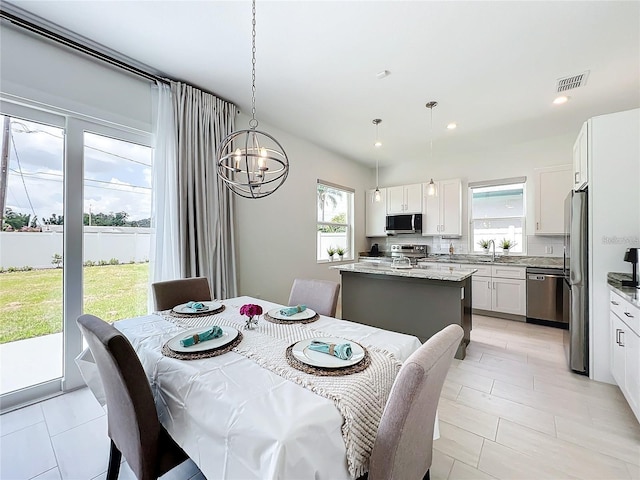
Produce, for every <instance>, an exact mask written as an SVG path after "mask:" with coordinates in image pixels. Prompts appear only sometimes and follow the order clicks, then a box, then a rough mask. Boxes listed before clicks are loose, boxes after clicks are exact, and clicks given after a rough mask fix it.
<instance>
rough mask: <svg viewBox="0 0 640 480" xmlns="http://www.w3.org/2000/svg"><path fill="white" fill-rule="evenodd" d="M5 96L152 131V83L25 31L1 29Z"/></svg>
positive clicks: (0, 66)
mask: <svg viewBox="0 0 640 480" xmlns="http://www.w3.org/2000/svg"><path fill="white" fill-rule="evenodd" d="M0 74H1V81H0V93H2V95H3V98H4V99H6V100H10V101H15V102H20V101H21V100H22V99H26V100H28V101H29V104H30V105H34V104H40V105H41V106H42V107H43V108H44V109H48V108H49V107H55V110H56V111H57V112H60V113H64V112H65V111H67V112H72V113H75V114H81V115H83V116H86V118H88V119H92V118H96V119H101V120H103V121H108V122H112V123H114V124H117V125H125V126H128V127H131V128H135V129H137V130H141V131H144V132H151V123H152V120H151V113H152V108H151V105H152V104H151V88H150V82H149V81H148V80H145V79H143V78H141V77H139V76H136V75H132V74H129V73H126V72H125V71H124V70H120V69H116V68H113V67H110V66H107V65H105V64H103V63H101V62H99V61H97V60H94V59H92V58H91V57H89V56H84V55H82V54H79V53H77V52H75V51H71V50H69V49H67V48H66V47H62V46H59V45H58V44H55V43H53V42H51V41H48V40H45V39H43V38H41V37H38V36H34V35H32V34H29V33H26V32H24V31H23V30H20V29H17V28H15V27H13V26H11V25H9V24H6V23H4V22H3V23H2V28H1V29H0Z"/></svg>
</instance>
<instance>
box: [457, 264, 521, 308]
mask: <svg viewBox="0 0 640 480" xmlns="http://www.w3.org/2000/svg"><path fill="white" fill-rule="evenodd" d="M469 266H470V267H471V268H475V269H477V270H478V272H477V273H476V274H474V275H473V277H471V285H472V307H473V308H474V309H479V310H486V311H489V312H497V313H507V314H510V315H519V316H523V317H524V316H526V314H527V283H526V280H525V278H526V268H524V267H510V266H502V265H469ZM478 274H481V275H478Z"/></svg>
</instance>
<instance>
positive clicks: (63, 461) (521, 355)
mask: <svg viewBox="0 0 640 480" xmlns="http://www.w3.org/2000/svg"><path fill="white" fill-rule="evenodd" d="M473 321H474V328H473V331H472V334H471V345H470V346H469V349H468V354H467V358H466V359H465V360H464V361H459V360H454V363H453V365H452V366H451V369H450V370H449V375H448V377H447V381H446V382H445V385H444V388H443V391H442V395H441V398H440V405H439V409H438V414H439V418H440V433H441V438H440V439H439V440H437V441H436V442H434V452H433V465H432V468H431V478H432V479H433V480H444V479H449V480H471V479H473V480H484V479H504V480H516V479H536V480H539V479H545V480H547V479H584V480H587V479H594V480H613V479H616V480H618V479H635V480H640V425H639V424H638V421H637V420H636V419H635V417H634V416H633V413H632V412H631V410H630V409H629V407H628V405H627V403H626V401H625V399H624V397H623V396H622V394H621V393H620V390H619V389H618V388H617V387H615V386H612V385H607V384H603V383H598V382H593V381H590V380H589V379H588V378H585V377H582V376H579V375H575V374H573V373H571V372H570V371H569V370H568V368H567V366H566V360H565V356H564V351H563V346H562V336H563V331H562V330H558V329H553V328H549V327H542V326H537V325H529V324H524V323H519V322H512V321H508V320H501V319H496V318H490V317H483V316H478V315H475V316H474V319H473ZM106 431H107V426H106V415H105V411H104V409H102V407H100V405H99V404H98V403H97V402H96V400H95V399H94V398H93V396H92V394H91V393H90V392H89V390H88V389H82V390H79V391H76V392H72V393H69V394H66V395H62V396H59V397H56V398H53V399H50V400H46V401H44V402H41V403H38V404H35V405H32V406H29V407H26V408H23V409H20V410H17V411H14V412H11V413H7V414H4V415H2V416H0V435H1V437H0V462H1V463H0V479H2V480H20V479H38V480H45V479H46V480H49V479H56V480H59V479H65V480H67V479H68V480H94V479H100V480H102V479H104V478H105V475H106V469H107V460H108V450H109V440H108V438H107V434H106ZM203 478H204V476H203V475H202V473H200V472H199V470H198V468H197V466H196V465H195V464H193V462H191V461H189V462H185V463H184V464H183V465H181V466H180V467H179V468H177V469H175V470H173V471H172V472H169V473H168V474H167V475H165V476H164V477H163V479H165V480H187V479H191V480H201V479H203ZM120 479H121V480H133V479H134V476H133V473H132V472H131V470H130V469H129V468H128V467H127V465H126V463H124V464H123V465H122V469H121V474H120ZM210 480H215V479H210ZM239 480H242V479H239ZM287 480H298V479H287ZM300 480H302V479H300Z"/></svg>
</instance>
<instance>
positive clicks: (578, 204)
mask: <svg viewBox="0 0 640 480" xmlns="http://www.w3.org/2000/svg"><path fill="white" fill-rule="evenodd" d="M587 195H588V194H587V191H586V190H585V191H581V192H573V191H572V192H571V193H570V194H569V195H568V196H567V199H566V200H565V209H564V223H565V227H564V232H565V233H564V268H563V271H564V303H565V315H567V316H568V318H567V320H568V322H569V330H568V332H567V334H566V336H565V348H566V351H567V359H568V362H569V367H570V368H571V370H573V371H574V372H577V373H581V374H584V375H589V296H588V295H589V270H588V269H589V263H588V246H589V242H588V237H587V235H588V229H587V222H588V215H587Z"/></svg>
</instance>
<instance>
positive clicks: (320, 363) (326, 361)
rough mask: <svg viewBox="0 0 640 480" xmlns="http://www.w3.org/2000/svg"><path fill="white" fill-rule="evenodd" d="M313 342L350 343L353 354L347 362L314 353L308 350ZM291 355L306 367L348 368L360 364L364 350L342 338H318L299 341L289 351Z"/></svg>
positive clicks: (320, 353) (325, 354) (326, 354)
mask: <svg viewBox="0 0 640 480" xmlns="http://www.w3.org/2000/svg"><path fill="white" fill-rule="evenodd" d="M313 340H316V341H318V342H325V343H350V344H351V352H352V353H353V355H352V356H351V358H350V359H349V360H342V359H340V358H338V357H334V356H333V355H329V354H328V353H322V352H316V351H315V350H311V349H310V348H309V345H310V344H311V342H312V341H313ZM291 353H293V356H294V357H296V359H298V360H300V361H301V362H302V363H306V364H307V365H311V366H313V367H324V368H341V367H350V366H351V365H355V364H356V363H359V362H361V361H362V359H363V358H364V348H362V347H361V346H360V345H359V344H357V343H355V342H351V341H349V340H345V339H344V338H336V337H320V338H308V339H306V340H300V341H299V342H298V343H296V344H295V345H294V346H293V348H292V349H291Z"/></svg>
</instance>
